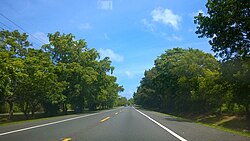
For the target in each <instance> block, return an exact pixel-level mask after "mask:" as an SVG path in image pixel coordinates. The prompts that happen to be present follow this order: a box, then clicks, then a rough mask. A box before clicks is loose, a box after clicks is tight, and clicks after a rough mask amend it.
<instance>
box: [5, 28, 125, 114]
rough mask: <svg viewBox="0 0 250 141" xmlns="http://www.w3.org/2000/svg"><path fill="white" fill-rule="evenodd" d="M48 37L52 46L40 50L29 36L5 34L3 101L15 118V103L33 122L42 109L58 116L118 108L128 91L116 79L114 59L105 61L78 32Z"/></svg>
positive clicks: (45, 46)
mask: <svg viewBox="0 0 250 141" xmlns="http://www.w3.org/2000/svg"><path fill="white" fill-rule="evenodd" d="M48 37H49V43H48V44H44V45H43V46H42V48H41V49H34V48H32V47H31V43H29V41H28V35H27V34H25V33H23V34H21V33H20V32H18V31H17V30H15V31H12V32H11V31H7V30H2V31H0V41H1V42H0V79H1V82H0V98H1V101H2V102H6V103H8V104H9V118H11V117H12V115H13V108H14V105H16V107H18V109H19V110H20V111H22V112H23V113H24V114H25V116H26V117H27V118H29V117H30V116H33V115H34V113H35V112H36V111H38V110H39V111H41V110H43V111H44V112H46V113H48V114H53V113H57V112H60V111H63V112H67V110H68V109H72V110H74V111H75V112H82V111H83V110H84V108H89V109H91V110H95V109H97V108H99V109H100V108H101V109H104V108H111V107H113V106H115V104H116V103H117V101H118V93H119V92H120V91H123V87H122V86H119V85H118V84H117V83H116V80H117V79H116V77H115V76H113V75H111V74H112V73H113V71H114V67H113V66H111V63H112V62H111V61H110V59H109V58H108V57H106V58H104V59H100V57H99V53H98V52H97V51H96V49H94V48H88V47H87V43H86V41H85V40H84V39H80V40H76V39H75V37H74V36H73V35H72V34H61V33H59V32H56V33H54V34H48Z"/></svg>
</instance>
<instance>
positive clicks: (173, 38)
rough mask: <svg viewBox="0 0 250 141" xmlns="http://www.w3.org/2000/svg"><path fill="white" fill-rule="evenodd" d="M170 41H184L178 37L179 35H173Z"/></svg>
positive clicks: (169, 38)
mask: <svg viewBox="0 0 250 141" xmlns="http://www.w3.org/2000/svg"><path fill="white" fill-rule="evenodd" d="M168 40H169V41H182V37H181V36H178V35H172V36H170V37H168Z"/></svg>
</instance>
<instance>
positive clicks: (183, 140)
mask: <svg viewBox="0 0 250 141" xmlns="http://www.w3.org/2000/svg"><path fill="white" fill-rule="evenodd" d="M134 109H135V108H134ZM135 110H136V111H137V112H139V113H140V114H142V115H144V116H145V117H147V118H148V119H149V120H151V121H152V122H154V123H155V124H157V125H158V126H160V127H161V128H163V129H164V130H166V131H167V132H169V133H170V134H171V135H173V136H175V137H176V138H178V139H179V140H181V141H187V140H186V139H184V138H183V137H181V136H179V135H178V134H176V133H175V132H173V131H172V130H170V129H168V128H167V127H165V126H163V125H162V124H160V123H159V122H157V121H155V120H154V119H152V118H151V117H149V116H148V115H146V114H144V113H143V112H141V111H139V110H137V109H135Z"/></svg>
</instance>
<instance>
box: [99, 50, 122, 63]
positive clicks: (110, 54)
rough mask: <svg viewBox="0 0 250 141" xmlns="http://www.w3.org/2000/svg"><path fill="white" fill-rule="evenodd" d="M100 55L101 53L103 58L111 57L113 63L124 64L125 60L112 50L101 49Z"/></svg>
mask: <svg viewBox="0 0 250 141" xmlns="http://www.w3.org/2000/svg"><path fill="white" fill-rule="evenodd" d="M99 53H100V56H101V58H104V57H109V58H110V59H111V60H112V61H115V62H122V61H123V60H124V58H123V56H121V55H119V54H117V53H115V52H114V51H113V50H111V49H102V48H100V49H99Z"/></svg>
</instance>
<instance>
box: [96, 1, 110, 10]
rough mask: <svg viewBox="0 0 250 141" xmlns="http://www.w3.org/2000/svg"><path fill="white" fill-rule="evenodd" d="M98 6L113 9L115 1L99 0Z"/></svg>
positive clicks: (102, 8) (103, 8)
mask: <svg viewBox="0 0 250 141" xmlns="http://www.w3.org/2000/svg"><path fill="white" fill-rule="evenodd" d="M97 8H98V9H101V10H112V9H113V2H112V0H98V1H97Z"/></svg>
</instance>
